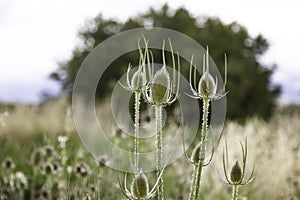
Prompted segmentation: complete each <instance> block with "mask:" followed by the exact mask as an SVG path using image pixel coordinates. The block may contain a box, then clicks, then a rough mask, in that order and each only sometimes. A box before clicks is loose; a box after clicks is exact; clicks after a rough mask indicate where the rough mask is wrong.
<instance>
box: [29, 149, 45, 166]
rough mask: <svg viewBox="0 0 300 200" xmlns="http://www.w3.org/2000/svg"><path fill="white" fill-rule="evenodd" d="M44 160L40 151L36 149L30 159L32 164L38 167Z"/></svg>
mask: <svg viewBox="0 0 300 200" xmlns="http://www.w3.org/2000/svg"><path fill="white" fill-rule="evenodd" d="M41 160H42V152H41V151H40V149H36V150H34V151H33V152H32V154H31V158H30V164H31V165H33V166H38V165H39V164H40V162H41Z"/></svg>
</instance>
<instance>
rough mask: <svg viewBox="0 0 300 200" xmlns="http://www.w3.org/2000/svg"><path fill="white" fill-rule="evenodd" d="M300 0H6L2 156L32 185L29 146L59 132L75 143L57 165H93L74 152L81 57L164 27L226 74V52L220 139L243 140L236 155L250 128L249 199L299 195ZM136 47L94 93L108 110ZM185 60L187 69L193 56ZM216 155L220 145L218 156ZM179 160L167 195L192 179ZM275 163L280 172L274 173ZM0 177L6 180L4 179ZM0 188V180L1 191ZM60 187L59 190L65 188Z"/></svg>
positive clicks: (2, 8)
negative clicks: (120, 38)
mask: <svg viewBox="0 0 300 200" xmlns="http://www.w3.org/2000/svg"><path fill="white" fill-rule="evenodd" d="M299 7H300V3H299V2H297V1H293V0H286V1H284V0H273V1H271V0H263V1H261V0H251V1H250V0H227V1H221V0H211V1H190V0H187V1H184V0H157V1H151V0H144V1H139V0H130V1H119V0H110V1H102V0H86V1H83V0H64V1H58V0H51V1H50V0H42V1H41V0H27V1H21V0H0V55H1V62H0V142H1V143H0V161H1V162H4V161H5V159H6V158H8V157H9V158H12V160H13V161H14V162H15V163H16V166H17V167H16V170H18V169H24V174H25V175H27V176H28V183H29V184H31V183H32V180H33V179H32V176H31V175H32V173H33V170H32V169H33V168H34V167H32V168H31V167H30V166H32V163H29V161H28V158H29V157H30V156H31V157H32V152H34V150H35V149H38V150H40V149H43V148H44V145H52V146H53V148H54V149H55V148H58V150H57V151H59V153H62V152H63V149H59V148H60V146H59V145H60V142H58V141H57V138H58V136H65V137H66V138H67V139H66V141H68V142H70V144H71V146H70V147H69V148H70V149H68V151H66V152H68V153H69V158H70V160H69V161H66V162H65V163H60V164H61V165H62V166H64V167H65V169H66V167H67V165H70V166H74V167H75V165H76V164H78V163H80V162H87V163H90V165H93V164H94V162H91V161H90V160H89V161H87V160H85V159H86V158H84V156H83V157H80V156H78V159H77V158H76V159H75V158H74V157H72V156H74V155H78V154H80V153H82V151H83V150H82V145H80V142H79V139H78V137H77V135H76V131H75V128H74V124H73V120H72V111H71V107H70V94H72V86H73V83H74V80H75V77H76V73H77V71H78V69H79V67H80V65H81V63H82V62H83V60H84V59H85V57H86V56H87V55H88V53H89V52H90V51H91V50H92V49H93V48H94V47H95V46H97V45H98V44H99V43H101V42H102V41H104V40H105V39H107V38H109V37H111V36H113V35H115V34H117V33H120V32H122V31H125V30H129V29H133V28H138V27H146V28H151V27H164V28H169V29H173V30H176V31H179V32H181V33H184V34H186V35H188V36H190V37H191V38H193V39H194V40H196V41H198V42H199V43H200V44H201V45H202V46H204V47H205V46H207V45H208V46H209V48H210V54H211V57H212V58H213V60H214V61H215V63H216V64H217V66H218V68H219V70H220V72H221V74H223V73H224V68H223V65H224V64H223V63H224V56H223V55H224V53H226V54H227V56H228V61H229V62H228V66H229V67H228V87H227V89H228V90H229V91H230V92H229V94H228V95H227V118H226V119H227V122H226V125H225V129H224V138H227V139H228V138H229V142H232V144H237V145H235V146H234V145H233V146H232V151H233V152H234V153H233V154H232V155H233V157H236V156H238V155H239V153H240V150H239V148H238V147H239V146H238V141H239V140H244V138H245V137H246V136H248V138H249V141H251V145H250V147H249V149H250V150H249V151H250V152H251V151H252V154H251V156H250V159H251V161H250V163H254V162H256V163H260V164H259V165H258V166H257V169H256V170H257V174H258V175H257V181H256V182H255V184H253V186H250V187H249V188H248V189H246V190H245V192H244V193H243V195H244V196H245V197H247V198H249V199H299V198H300V186H299V176H300V171H299V169H300V162H299V159H298V158H299V157H300V151H299V145H300V144H299V142H298V141H299V134H300V126H299V120H300V118H299V113H300V108H299V106H300V56H299V55H298V54H299V52H300V51H299V46H300V40H299V39H298V37H299V35H300V27H299V25H298V19H300V13H299V11H298V8H299ZM150 42H151V41H150ZM136 55H137V52H131V53H128V54H126V55H123V56H121V57H120V58H119V59H117V60H116V61H115V62H113V63H112V64H111V66H110V67H111V68H110V69H109V70H106V72H105V76H103V77H102V78H101V84H102V85H101V87H98V89H97V93H96V98H97V100H99V101H98V105H97V106H98V107H97V108H98V109H100V110H102V111H103V110H104V111H103V112H106V110H105V109H106V108H107V107H109V106H107V102H106V101H105V100H106V99H107V98H108V97H109V95H110V92H111V90H112V89H113V87H114V85H115V84H116V81H117V80H118V79H119V78H120V77H121V76H122V75H123V74H124V73H125V72H126V70H127V66H128V62H132V63H137V56H136ZM158 57H159V56H158ZM182 64H183V72H182V73H183V74H186V73H187V72H188V71H187V70H188V64H187V63H184V62H183V63H182ZM107 113H109V111H107ZM145 118H146V117H145ZM112 123H113V122H110V123H108V124H110V125H111V124H112ZM112 126H113V125H112ZM107 129H108V132H109V131H111V132H112V134H111V135H112V137H114V138H113V139H112V140H113V141H115V142H116V143H118V144H120V145H122V144H121V143H120V139H121V138H124V137H125V136H124V135H122V133H120V131H119V130H118V128H116V127H114V128H111V127H108V128H107ZM222 142H223V140H222V141H221V144H222ZM28 144H30V145H28ZM220 149H222V148H220ZM20 150H23V151H22V153H21V154H20V153H18V152H19V151H20ZM59 155H61V154H59ZM80 155H82V154H80ZM220 155H221V152H219V154H218V153H217V154H216V159H218V156H220ZM75 157H76V156H75ZM89 159H92V158H90V157H89ZM91 163H93V164H91ZM182 163H184V160H183V161H179V163H176V164H175V165H174V166H173V167H175V169H176V170H177V171H176V172H178V174H172V173H169V174H168V176H169V177H170V179H169V181H167V184H168V185H167V192H168V191H169V193H170V194H171V191H172V190H171V189H172V188H175V189H176V191H177V192H176V195H175V196H172V198H171V199H182V198H183V197H184V199H186V198H185V195H186V194H185V190H188V184H186V183H188V182H189V179H180V181H179V182H177V181H176V180H177V178H179V177H181V176H182V174H189V172H190V171H182V170H184V169H185V168H186V167H187V166H186V165H187V164H182ZM24 166H25V167H24ZM279 166H280V167H279ZM217 168H218V162H217V163H213V167H212V168H211V169H210V170H209V171H208V173H207V175H206V180H207V181H208V183H212V181H217V179H218V175H216V174H215V172H213V170H214V169H217ZM279 168H280V169H281V173H280V174H278V177H274V174H277V173H278V169H279ZM180 170H181V171H180ZM1 173H3V170H2V172H1ZM106 173H111V172H106ZM39 176H40V177H39V180H38V181H37V184H36V186H35V187H34V190H42V189H43V180H45V179H46V178H45V176H43V175H42V173H41V174H40V175H39ZM187 176H189V175H187ZM1 181H2V182H1V183H2V184H3V185H5V180H1ZM105 181H108V183H111V182H112V181H111V180H105ZM113 181H115V180H113ZM74 184H77V182H76V181H74ZM220 184H221V183H220ZM53 187H54V186H53ZM56 187H57V186H56ZM205 187H207V190H205V191H204V193H203V195H207V196H205V197H206V199H210V198H211V199H216V198H218V199H226V198H227V197H228V196H230V191H229V190H228V191H227V190H224V188H225V189H226V187H225V186H222V184H221V186H220V187H219V186H215V187H216V188H214V189H213V190H212V189H211V188H213V187H211V185H210V184H207V185H206V186H205ZM116 188H117V187H116ZM168 188H169V189H168ZM2 189H3V187H2V186H1V185H0V192H1V191H2ZM109 189H111V188H109ZM101 190H103V191H105V188H104V187H103V188H101ZM24 191H25V193H24V195H25V196H24V197H29V196H30V193H32V190H31V192H30V191H29V188H26V189H24ZM55 191H56V193H55V194H54V196H55V197H57V198H58V197H59V189H57V188H56V190H55ZM224 191H225V192H224ZM108 193H109V192H107V195H108ZM110 195H115V194H114V193H113V192H112V194H110ZM119 198H120V197H119V196H118V197H115V199H119ZM0 199H1V198H0ZM62 199H64V198H63V197H62ZM104 199H105V198H104ZM227 199H228V198H227Z"/></svg>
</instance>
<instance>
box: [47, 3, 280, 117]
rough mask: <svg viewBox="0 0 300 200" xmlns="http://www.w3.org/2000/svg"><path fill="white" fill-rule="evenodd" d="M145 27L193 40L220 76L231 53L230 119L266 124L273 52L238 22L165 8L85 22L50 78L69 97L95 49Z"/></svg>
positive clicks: (122, 62)
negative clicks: (267, 57)
mask: <svg viewBox="0 0 300 200" xmlns="http://www.w3.org/2000/svg"><path fill="white" fill-rule="evenodd" d="M144 26H147V27H164V28H169V29H173V30H176V31H179V32H181V33H184V34H186V35H188V36H190V37H192V38H193V39H195V40H196V41H197V42H199V43H200V44H201V45H202V46H204V47H205V46H207V45H208V46H209V47H210V48H211V49H212V51H211V52H210V53H211V56H212V57H213V58H214V61H215V63H216V65H217V66H218V67H219V71H220V72H221V74H224V68H223V61H224V56H223V55H224V52H226V53H227V55H228V61H229V62H228V67H229V69H230V70H229V73H228V86H227V88H228V90H229V91H230V92H229V94H228V96H227V99H228V113H227V117H228V118H229V119H238V120H240V121H244V120H245V119H246V118H247V117H249V116H250V117H251V116H259V117H261V118H263V119H268V118H269V117H270V116H271V114H272V112H273V109H274V105H275V101H276V97H277V96H278V95H279V93H280V87H279V86H276V85H271V83H270V77H271V75H272V73H273V72H274V69H275V68H274V67H271V66H266V65H263V64H262V63H261V62H259V59H260V57H261V56H262V55H263V54H264V53H265V52H266V50H267V49H268V47H269V44H268V42H267V40H266V39H265V38H264V37H263V36H262V35H258V36H255V37H252V36H251V35H250V34H249V33H248V31H247V29H246V28H245V27H243V26H241V25H239V24H237V23H236V22H233V23H231V24H224V23H223V22H222V21H220V20H219V19H217V18H207V17H194V16H193V15H192V14H191V13H189V12H188V10H186V9H184V8H179V9H177V10H170V9H169V8H168V6H167V5H164V6H163V7H162V8H161V9H159V10H154V9H152V8H150V10H149V11H148V12H146V13H144V14H141V15H138V16H135V17H133V18H130V19H128V20H127V21H126V22H124V23H121V22H118V21H116V20H112V19H104V18H103V17H102V16H101V14H100V15H98V16H97V17H95V18H94V19H91V20H89V21H87V22H86V25H85V27H84V28H82V29H81V30H80V31H79V34H78V35H79V38H80V39H81V44H80V45H79V46H78V47H77V48H75V49H74V51H73V55H72V57H71V59H70V60H67V61H65V62H62V63H60V68H59V70H57V71H56V72H54V73H53V74H52V77H53V78H55V79H56V80H59V81H60V82H61V83H62V85H63V88H64V89H65V90H66V91H68V92H71V91H72V86H73V83H74V80H75V77H76V73H77V71H78V69H79V67H80V65H81V63H82V62H83V60H84V59H85V57H86V56H87V55H88V53H89V52H90V51H91V49H92V48H93V47H95V46H96V45H98V44H99V43H101V42H102V41H104V40H105V39H107V38H109V37H110V36H113V35H115V34H117V33H119V32H121V31H125V30H129V29H133V28H138V27H144ZM154 54H155V52H154ZM135 55H136V53H135V52H132V53H128V54H126V55H123V56H121V57H120V58H119V59H117V60H116V61H114V62H113V63H112V64H111V66H110V67H109V68H108V69H107V70H106V71H105V74H104V75H103V76H102V78H101V80H100V82H101V88H100V87H98V89H97V94H96V96H97V97H98V98H100V99H102V98H103V97H104V96H106V95H107V94H109V91H111V90H112V88H113V86H114V85H115V83H116V81H117V80H118V78H120V76H121V75H123V74H124V73H125V72H126V67H127V65H128V63H129V62H131V63H138V61H137V60H136V57H135ZM155 57H159V56H155ZM182 66H183V67H182V69H183V70H182V73H183V74H188V66H186V67H184V63H183V64H182Z"/></svg>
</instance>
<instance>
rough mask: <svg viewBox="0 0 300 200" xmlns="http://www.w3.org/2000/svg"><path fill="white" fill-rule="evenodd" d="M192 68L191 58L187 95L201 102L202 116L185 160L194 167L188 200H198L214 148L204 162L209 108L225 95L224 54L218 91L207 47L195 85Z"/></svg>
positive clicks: (195, 77)
mask: <svg viewBox="0 0 300 200" xmlns="http://www.w3.org/2000/svg"><path fill="white" fill-rule="evenodd" d="M192 68H193V56H192V58H191V62H190V73H189V82H190V89H191V91H192V95H190V94H187V95H188V96H190V97H192V98H194V99H201V100H202V102H203V107H202V110H203V112H202V113H203V116H202V125H201V132H200V142H199V143H198V144H197V145H196V146H195V148H194V150H193V152H192V155H191V157H190V158H188V156H187V155H186V158H188V159H187V160H188V162H189V163H191V164H193V165H194V170H193V175H192V181H191V186H190V193H189V200H198V199H199V198H200V183H201V174H202V168H203V167H205V166H207V165H209V164H210V162H211V161H212V158H213V154H214V147H213V150H212V152H211V156H210V158H209V159H208V161H206V157H207V155H206V154H207V153H206V151H207V150H206V146H207V134H208V126H209V125H208V115H209V106H210V103H211V102H212V101H213V100H218V99H221V98H223V97H224V96H226V94H227V92H226V90H225V87H226V83H227V57H226V54H225V81H224V85H223V88H222V89H221V90H220V91H217V88H218V80H217V78H216V79H214V78H213V77H212V75H211V74H210V72H209V51H208V47H207V49H206V53H204V55H203V73H202V76H201V78H200V81H199V82H198V84H197V74H196V66H195V67H194V71H193V70H192ZM192 77H193V82H192ZM197 86H198V88H197ZM212 145H213V144H212ZM183 146H184V145H183ZM184 151H185V148H184ZM185 152H186V151H185ZM185 154H186V153H185Z"/></svg>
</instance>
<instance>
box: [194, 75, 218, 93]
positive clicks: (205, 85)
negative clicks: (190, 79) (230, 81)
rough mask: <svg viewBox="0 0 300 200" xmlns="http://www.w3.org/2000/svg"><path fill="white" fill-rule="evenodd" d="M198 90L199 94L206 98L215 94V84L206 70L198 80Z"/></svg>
mask: <svg viewBox="0 0 300 200" xmlns="http://www.w3.org/2000/svg"><path fill="white" fill-rule="evenodd" d="M198 91H199V94H200V95H201V96H203V97H207V98H212V97H214V96H215V95H216V92H217V85H216V83H215V80H214V78H213V77H212V76H211V75H210V73H209V72H208V71H206V72H205V73H204V74H203V75H202V77H201V79H200V81H199V86H198Z"/></svg>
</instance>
